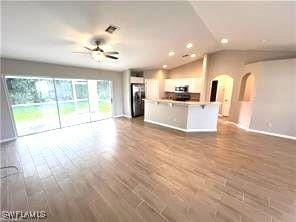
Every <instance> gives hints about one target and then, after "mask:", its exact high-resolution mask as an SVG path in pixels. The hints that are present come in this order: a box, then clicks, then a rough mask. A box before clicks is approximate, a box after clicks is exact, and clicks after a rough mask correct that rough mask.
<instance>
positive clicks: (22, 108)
mask: <svg viewBox="0 0 296 222" xmlns="http://www.w3.org/2000/svg"><path fill="white" fill-rule="evenodd" d="M6 83H7V89H8V93H9V98H10V103H11V108H12V112H13V116H14V120H15V123H16V128H17V132H18V135H27V134H32V133H37V132H42V131H45V130H50V129H56V128H59V127H60V124H59V117H58V109H57V103H56V96H55V89H54V82H53V80H52V79H49V78H27V77H15V76H9V77H7V78H6Z"/></svg>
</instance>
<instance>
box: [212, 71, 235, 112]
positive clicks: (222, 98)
mask: <svg viewBox="0 0 296 222" xmlns="http://www.w3.org/2000/svg"><path fill="white" fill-rule="evenodd" d="M232 91H233V78H232V77H231V76H229V75H218V76H216V77H215V78H214V79H212V80H211V85H210V93H209V95H210V98H209V99H210V101H211V102H219V103H220V107H219V114H220V115H222V116H226V117H227V116H229V113H230V108H231V100H232Z"/></svg>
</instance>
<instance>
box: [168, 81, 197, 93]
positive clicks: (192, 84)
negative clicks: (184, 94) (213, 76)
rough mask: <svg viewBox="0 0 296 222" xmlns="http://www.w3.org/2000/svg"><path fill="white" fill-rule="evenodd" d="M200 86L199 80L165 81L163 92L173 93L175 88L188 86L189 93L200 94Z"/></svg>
mask: <svg viewBox="0 0 296 222" xmlns="http://www.w3.org/2000/svg"><path fill="white" fill-rule="evenodd" d="M201 84H202V79H201V78H182V79H165V82H164V90H165V91H166V92H174V91H175V86H178V85H188V86H189V92H190V93H200V92H201V87H202V86H201Z"/></svg>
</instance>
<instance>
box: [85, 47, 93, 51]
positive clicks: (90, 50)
mask: <svg viewBox="0 0 296 222" xmlns="http://www.w3.org/2000/svg"><path fill="white" fill-rule="evenodd" d="M84 48H85V49H87V50H89V51H93V50H92V49H91V48H88V47H86V46H85V47H84Z"/></svg>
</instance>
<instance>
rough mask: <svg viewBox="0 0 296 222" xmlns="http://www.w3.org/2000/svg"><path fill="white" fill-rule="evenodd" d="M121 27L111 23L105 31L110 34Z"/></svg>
mask: <svg viewBox="0 0 296 222" xmlns="http://www.w3.org/2000/svg"><path fill="white" fill-rule="evenodd" d="M118 29H119V27H118V26H115V25H109V26H108V28H106V30H105V32H108V33H110V34H113V32H115V31H116V30H118Z"/></svg>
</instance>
